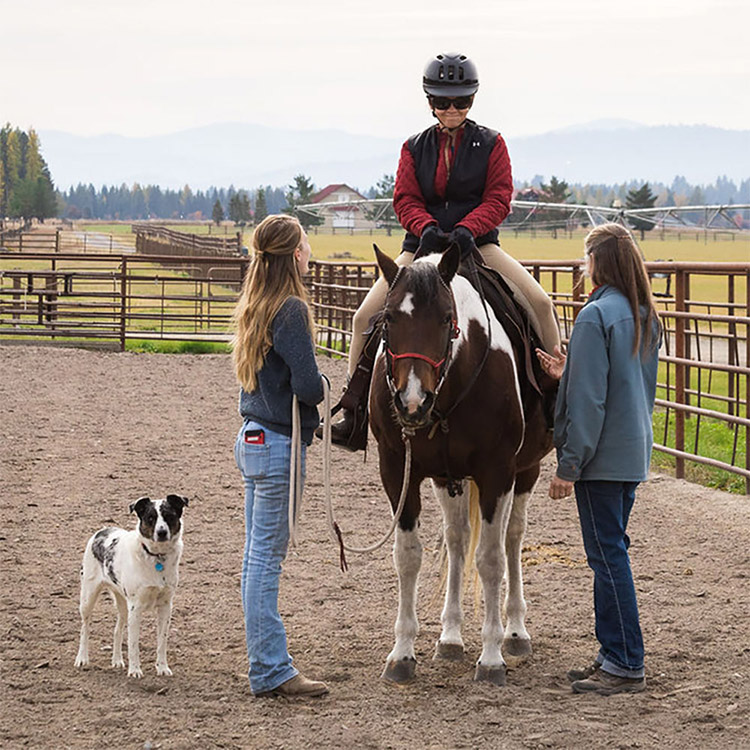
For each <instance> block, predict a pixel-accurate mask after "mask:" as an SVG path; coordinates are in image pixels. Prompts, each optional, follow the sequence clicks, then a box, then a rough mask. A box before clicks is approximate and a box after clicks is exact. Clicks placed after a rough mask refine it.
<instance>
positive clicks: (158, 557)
mask: <svg viewBox="0 0 750 750" xmlns="http://www.w3.org/2000/svg"><path fill="white" fill-rule="evenodd" d="M141 547H143V550H144V552H145V553H146V554H147V555H149V556H151V557H155V558H156V562H155V563H154V567H155V568H156V569H157V570H158V571H159V572H160V573H161V571H162V570H164V563H163V562H162V560H164V558H165V557H166V555H159V554H157V553H156V552H152V551H151V550H150V549H149V548H148V547H147V546H146V545H145V544H144V543H143V542H141Z"/></svg>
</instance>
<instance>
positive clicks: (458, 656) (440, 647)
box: [432, 641, 464, 661]
mask: <svg viewBox="0 0 750 750" xmlns="http://www.w3.org/2000/svg"><path fill="white" fill-rule="evenodd" d="M432 658H433V659H445V660H446V661H463V658H464V647H463V646H462V645H461V644H460V643H443V642H442V641H438V642H437V643H436V644H435V656H433V657H432Z"/></svg>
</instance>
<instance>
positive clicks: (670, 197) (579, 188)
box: [505, 175, 750, 238]
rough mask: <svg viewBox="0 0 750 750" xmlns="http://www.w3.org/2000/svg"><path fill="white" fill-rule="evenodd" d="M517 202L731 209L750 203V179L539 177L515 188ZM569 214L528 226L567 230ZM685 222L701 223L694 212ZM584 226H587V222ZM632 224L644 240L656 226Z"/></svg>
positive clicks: (543, 212)
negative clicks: (599, 181)
mask: <svg viewBox="0 0 750 750" xmlns="http://www.w3.org/2000/svg"><path fill="white" fill-rule="evenodd" d="M516 190H517V192H516V199H518V200H527V201H528V200H531V201H539V202H541V203H573V204H580V205H589V206H607V207H612V206H614V207H617V208H625V209H637V208H663V207H669V206H675V207H680V206H704V205H711V204H721V205H732V204H748V203H750V179H746V180H742V181H741V182H740V184H739V186H737V184H736V183H735V182H734V181H733V180H730V179H729V178H727V177H719V178H718V179H717V180H716V182H715V183H712V184H710V185H691V184H690V183H689V182H688V181H687V180H686V179H685V178H684V177H680V176H678V177H675V178H674V180H672V183H671V184H670V185H666V184H664V183H660V182H654V183H648V182H645V183H643V182H639V181H637V180H633V181H630V182H626V183H621V184H615V185H587V184H574V185H569V184H568V183H567V182H565V180H560V179H558V178H557V177H555V176H554V175H553V176H552V178H551V179H550V181H549V183H545V182H544V178H543V177H541V176H540V175H537V176H536V177H534V179H533V180H531V182H524V183H521V184H520V185H518V184H516ZM743 214H744V217H739V216H738V217H737V218H738V222H739V223H738V225H740V224H742V223H746V222H747V220H748V218H750V217H748V215H747V212H743ZM527 215H528V211H523V210H519V211H515V212H513V213H511V215H510V216H509V217H508V218H507V219H506V221H505V224H506V225H509V226H512V225H514V224H515V225H517V226H521V225H524V224H525V220H526V217H527ZM568 218H569V214H568V213H566V212H565V211H557V210H555V209H552V208H544V209H540V210H538V211H536V212H535V213H534V222H533V223H532V222H529V223H528V226H529V227H531V226H534V225H536V226H539V223H540V222H542V223H543V224H544V226H545V227H546V228H548V229H551V230H552V231H553V232H554V231H555V230H557V229H561V228H563V227H565V226H566V223H567V220H568ZM683 218H684V219H685V220H686V221H688V222H690V221H700V220H701V216H700V215H697V212H696V215H695V216H694V215H693V212H688V213H687V214H683ZM584 223H585V222H584ZM629 224H630V226H631V227H632V228H633V229H636V230H638V231H639V232H640V234H641V238H643V237H644V234H645V232H648V231H650V230H651V229H653V228H654V224H653V222H650V221H648V220H644V219H640V218H638V217H631V218H630V219H629Z"/></svg>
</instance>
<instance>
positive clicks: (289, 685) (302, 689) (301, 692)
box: [255, 674, 328, 698]
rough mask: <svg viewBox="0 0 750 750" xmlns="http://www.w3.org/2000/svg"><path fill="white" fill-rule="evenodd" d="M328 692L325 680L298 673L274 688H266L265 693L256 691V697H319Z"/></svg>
mask: <svg viewBox="0 0 750 750" xmlns="http://www.w3.org/2000/svg"><path fill="white" fill-rule="evenodd" d="M327 692H328V685H326V684H325V682H318V681H317V680H310V679H308V678H307V677H305V676H304V675H302V674H296V675H294V677H292V679H291V680H287V681H286V682H282V683H281V685H279V686H278V687H275V688H274V689H273V690H266V691H265V692H263V693H256V694H255V695H256V697H258V698H260V697H267V696H275V695H281V696H282V697H284V698H319V697H320V696H321V695H325V694H326V693H327Z"/></svg>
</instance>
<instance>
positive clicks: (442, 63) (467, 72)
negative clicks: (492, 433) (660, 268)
mask: <svg viewBox="0 0 750 750" xmlns="http://www.w3.org/2000/svg"><path fill="white" fill-rule="evenodd" d="M422 88H423V89H424V91H425V93H426V95H427V101H428V104H429V107H430V110H431V112H432V115H433V117H435V118H436V119H437V121H438V122H437V124H435V125H431V126H430V127H429V128H427V129H426V130H424V131H423V132H421V133H419V134H418V135H414V136H412V137H411V138H409V139H408V140H407V141H406V142H405V143H404V145H403V147H402V149H401V157H400V161H399V165H398V172H397V174H396V185H395V190H394V194H393V208H394V210H395V212H396V216H397V217H398V220H399V222H400V223H401V226H403V227H404V229H406V237H405V238H404V242H403V251H402V253H401V254H400V255H399V256H398V258H396V263H397V264H398V265H399V266H408V265H410V264H411V263H412V261H413V260H414V259H415V258H418V257H420V256H422V255H427V254H429V253H433V252H442V251H443V250H444V249H445V248H446V247H447V246H448V245H449V244H450V243H451V242H455V243H456V244H457V245H458V246H459V247H460V248H461V255H462V257H466V256H467V255H469V254H471V253H472V251H474V250H476V249H477V248H478V250H479V253H480V255H481V256H482V259H483V260H484V263H485V264H486V265H488V266H489V267H490V268H492V269H494V270H496V271H498V272H500V273H501V274H502V276H503V277H504V278H505V280H506V282H507V283H508V284H509V286H510V287H511V289H512V290H513V292H514V294H515V297H516V299H517V300H518V302H519V303H520V304H521V305H522V306H523V307H524V309H525V310H526V312H527V314H528V316H529V320H530V321H531V324H532V326H533V327H534V329H535V330H536V331H537V333H538V334H539V336H540V338H541V342H542V345H543V346H544V348H545V349H546V350H547V351H550V352H551V351H554V348H555V346H559V344H560V332H559V329H558V325H557V319H556V316H555V313H554V309H553V306H552V302H551V301H550V299H549V297H548V296H547V294H546V293H545V292H544V290H543V289H542V287H541V286H540V285H539V284H538V283H537V282H536V280H535V279H534V277H533V276H532V275H531V274H529V273H528V272H527V271H526V269H525V268H524V267H523V266H522V265H521V264H520V263H518V261H516V260H515V259H514V258H512V257H511V256H510V255H508V254H507V253H505V252H504V251H503V250H502V249H501V248H500V245H499V242H498V230H497V227H498V225H499V224H501V223H502V222H503V220H504V219H505V217H506V216H507V215H508V213H510V200H511V197H512V194H513V180H512V177H511V168H510V159H509V157H508V149H507V148H506V145H505V141H504V140H503V137H502V136H501V135H500V134H499V133H498V132H497V131H495V130H491V129H490V128H486V127H484V126H482V125H478V124H477V123H476V122H474V121H473V120H469V119H468V117H467V115H468V114H469V109H471V106H472V104H473V103H474V96H475V94H476V92H477V90H478V89H479V77H478V74H477V68H476V65H475V64H474V62H473V61H472V60H471V59H469V58H468V57H467V56H466V55H461V54H455V53H447V54H440V55H436V56H435V57H434V58H432V59H431V60H429V62H428V63H427V65H426V67H425V69H424V75H423V78H422ZM386 291H387V284H386V283H385V281H384V280H383V279H379V280H378V281H376V282H375V284H374V286H373V287H372V289H371V290H370V292H369V293H368V294H367V296H366V297H365V299H364V301H363V302H362V304H361V305H360V308H359V310H358V311H357V313H356V314H355V315H354V322H353V329H354V330H353V335H352V341H351V347H350V349H349V374H348V377H349V385H348V386H347V391H346V392H345V394H344V397H343V398H342V400H341V406H342V408H343V412H344V416H343V419H341V420H340V421H339V422H336V423H335V424H333V425H332V429H331V439H332V441H333V442H334V443H336V444H338V445H342V446H344V447H346V448H349V449H350V450H363V449H364V448H365V446H366V444H367V416H366V408H365V403H366V398H367V391H368V389H369V384H370V376H371V372H372V360H373V357H374V353H372V352H370V351H365V356H364V357H362V356H361V355H362V354H363V349H367V350H370V349H371V347H369V346H368V347H365V344H366V341H367V336H368V329H369V327H370V320H371V318H372V317H373V316H374V315H376V314H378V313H379V312H380V310H382V308H383V304H384V302H385V296H386ZM372 348H374V347H372Z"/></svg>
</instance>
